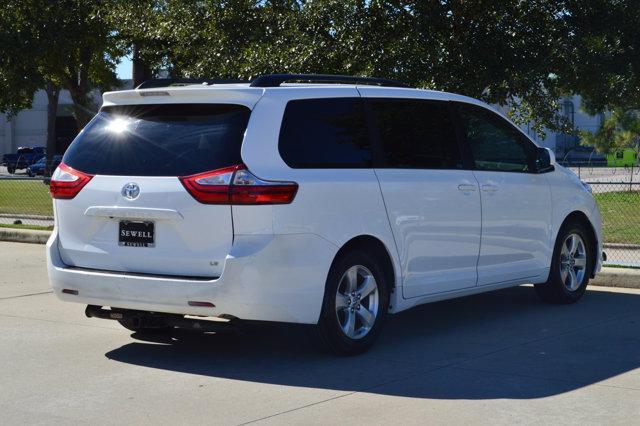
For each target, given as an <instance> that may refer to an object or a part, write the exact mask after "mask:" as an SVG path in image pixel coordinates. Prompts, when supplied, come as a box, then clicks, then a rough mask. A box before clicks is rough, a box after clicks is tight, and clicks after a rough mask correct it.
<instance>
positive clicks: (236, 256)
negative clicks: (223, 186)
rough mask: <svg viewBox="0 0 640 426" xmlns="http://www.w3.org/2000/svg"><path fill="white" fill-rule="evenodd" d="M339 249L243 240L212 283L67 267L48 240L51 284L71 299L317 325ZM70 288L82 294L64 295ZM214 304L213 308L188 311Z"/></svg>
mask: <svg viewBox="0 0 640 426" xmlns="http://www.w3.org/2000/svg"><path fill="white" fill-rule="evenodd" d="M337 250H338V248H337V247H336V246H335V245H333V244H331V243H329V242H328V241H326V240H325V239H323V238H321V237H319V236H317V235H313V234H290V235H237V236H236V237H235V239H234V243H233V247H232V249H231V252H230V253H229V255H228V256H227V259H226V263H225V267H224V271H223V273H222V275H221V276H220V277H219V278H217V279H214V280H196V279H187V278H178V277H176V278H173V277H157V276H148V275H129V274H126V273H120V272H108V271H95V270H86V269H80V268H72V267H69V266H67V265H65V264H64V263H63V262H62V259H61V257H60V252H59V250H58V234H57V232H56V231H54V232H53V233H52V235H51V238H50V239H49V241H48V242H47V268H48V272H49V280H50V283H51V287H52V288H53V290H54V292H55V294H56V296H57V297H58V298H59V299H61V300H65V301H70V302H77V303H83V304H87V305H99V306H110V307H115V308H123V309H135V310H141V311H151V312H166V313H175V314H185V315H203V316H220V315H231V316H234V317H238V318H241V319H246V320H259V321H278V322H294V323H302V324H315V323H316V322H317V320H318V317H319V315H320V309H321V305H322V299H323V297H324V286H325V281H326V277H327V273H328V271H329V267H330V265H331V262H332V261H333V257H334V255H335V253H336V252H337ZM64 289H68V290H75V291H77V295H76V294H68V293H63V290H64ZM189 301H197V302H210V303H212V304H214V305H215V307H214V308H210V307H198V306H189Z"/></svg>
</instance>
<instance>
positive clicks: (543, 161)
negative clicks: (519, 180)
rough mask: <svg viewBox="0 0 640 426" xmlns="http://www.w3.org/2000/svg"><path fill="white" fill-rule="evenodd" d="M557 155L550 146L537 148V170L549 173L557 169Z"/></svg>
mask: <svg viewBox="0 0 640 426" xmlns="http://www.w3.org/2000/svg"><path fill="white" fill-rule="evenodd" d="M555 163H556V156H555V154H554V153H553V151H551V150H550V149H549V148H538V149H537V150H536V172H537V173H548V172H552V171H554V170H555V166H554V165H555Z"/></svg>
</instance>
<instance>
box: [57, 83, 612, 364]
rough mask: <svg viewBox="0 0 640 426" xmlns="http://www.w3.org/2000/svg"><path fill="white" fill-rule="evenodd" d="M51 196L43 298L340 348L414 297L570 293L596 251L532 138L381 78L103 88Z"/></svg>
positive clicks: (568, 192)
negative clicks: (292, 327)
mask: <svg viewBox="0 0 640 426" xmlns="http://www.w3.org/2000/svg"><path fill="white" fill-rule="evenodd" d="M296 82H297V83H296ZM316 83H323V84H316ZM155 86H158V84H155ZM51 193H52V196H53V198H54V203H55V212H56V213H55V216H56V217H55V221H56V227H55V230H54V231H53V235H52V237H51V238H50V240H49V243H48V245H47V254H48V255H47V263H48V271H49V277H50V280H51V284H52V286H53V289H54V291H55V294H56V295H57V296H58V297H59V298H60V299H62V300H65V301H71V302H78V303H84V304H87V305H88V306H87V309H86V313H87V315H88V316H93V317H100V318H106V319H116V320H118V321H119V322H120V323H121V324H123V325H124V326H125V327H126V328H128V329H131V330H135V331H137V332H140V333H143V332H147V331H150V330H154V329H155V330H156V331H158V330H165V329H171V328H173V327H194V328H198V329H201V330H207V329H211V328H215V327H219V324H220V322H212V321H207V320H206V318H207V317H209V318H210V317H219V318H225V319H227V320H230V322H231V323H232V324H233V323H242V320H259V321H276V322H289V323H300V324H309V325H313V326H314V329H315V330H316V331H317V335H318V337H319V338H320V339H321V340H322V341H323V342H324V343H325V344H326V345H327V347H329V348H330V349H332V350H333V351H335V352H336V353H339V354H357V353H361V352H363V351H365V350H367V349H368V348H370V347H371V345H372V344H373V342H374V341H375V340H376V338H377V337H378V335H379V334H380V332H381V329H382V325H383V323H384V321H385V318H386V317H387V315H388V314H394V313H397V312H401V311H404V310H406V309H409V308H411V307H413V306H416V305H420V304H423V303H428V302H433V301H438V300H443V299H450V298H455V297H460V296H466V295H471V294H476V293H481V292H486V291H492V290H496V289H501V288H505V287H511V286H517V285H520V284H523V283H533V284H535V291H536V293H537V294H538V295H539V296H540V297H541V298H542V299H543V300H545V301H548V302H551V303H561V304H566V303H573V302H576V301H577V300H579V299H580V298H581V297H582V296H583V295H584V293H585V289H586V286H587V283H588V282H589V279H590V278H591V277H594V276H595V274H596V272H597V271H599V270H600V265H601V260H602V253H601V248H602V234H601V227H600V214H599V212H598V208H597V206H596V203H595V202H594V198H593V196H592V194H591V192H590V189H589V188H588V186H586V185H585V184H583V183H582V182H581V181H580V180H579V179H578V177H577V176H576V175H575V174H574V173H572V172H571V171H569V170H567V169H565V168H563V167H561V166H559V165H557V164H556V163H555V158H554V156H553V154H552V153H551V152H550V151H549V150H547V149H543V148H539V147H537V146H536V145H535V143H534V142H532V141H531V140H530V139H529V138H528V137H527V136H526V135H525V134H524V133H523V132H522V131H520V130H519V129H518V128H517V127H516V126H514V125H513V124H512V123H511V122H510V121H509V120H507V119H506V118H505V117H503V116H501V115H499V114H498V113H496V112H495V111H494V110H493V109H491V107H489V106H488V105H486V104H484V103H482V102H480V101H478V100H476V99H471V98H468V97H465V96H460V95H456V94H451V93H443V92H436V91H428V90H417V89H412V88H407V87H405V86H403V85H401V84H399V83H397V82H393V81H388V80H381V79H363V78H354V77H336V76H303V75H294V76H291V75H269V76H263V77H259V78H257V79H255V80H254V81H252V82H251V83H250V84H229V85H225V84H221V85H211V86H209V85H202V84H198V85H187V86H182V87H173V86H168V87H162V88H158V87H152V88H148V89H146V88H144V85H143V88H138V89H136V90H130V91H121V92H109V93H105V94H104V97H103V106H102V108H101V110H100V112H99V113H98V115H97V116H96V117H95V118H94V119H93V120H92V121H91V122H90V123H89V124H88V125H87V127H86V128H85V129H84V131H83V132H82V133H81V134H80V135H79V136H78V137H77V138H76V139H75V140H74V141H73V143H72V144H71V146H70V147H69V149H68V150H67V152H66V153H65V155H64V158H63V162H62V163H61V164H60V166H59V167H58V169H57V170H56V171H55V173H54V175H53V176H52V180H51ZM192 316H198V317H200V318H199V319H198V318H194V317H192ZM428 326H429V325H428V324H425V327H428Z"/></svg>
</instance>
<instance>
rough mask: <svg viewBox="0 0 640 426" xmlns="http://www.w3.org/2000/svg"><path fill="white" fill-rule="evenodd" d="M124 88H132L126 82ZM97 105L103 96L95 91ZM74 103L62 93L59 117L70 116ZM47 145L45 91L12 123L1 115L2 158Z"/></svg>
mask: <svg viewBox="0 0 640 426" xmlns="http://www.w3.org/2000/svg"><path fill="white" fill-rule="evenodd" d="M123 86H125V87H128V86H131V81H130V80H125V81H124V82H123ZM93 96H94V99H95V101H96V103H97V105H101V104H102V94H101V93H100V92H99V91H94V93H93ZM72 105H73V101H72V100H71V95H69V92H68V91H66V90H62V91H61V92H60V98H59V100H58V116H67V115H70V114H69V111H71V106H72ZM46 143H47V94H46V93H45V91H44V90H39V91H38V92H36V94H35V96H34V98H33V104H32V106H31V109H28V110H24V111H21V112H19V113H18V114H17V115H16V116H15V117H13V118H12V119H11V120H10V121H7V117H6V115H5V114H0V156H1V155H2V154H8V153H13V152H15V151H16V149H17V148H18V147H20V146H45V145H46Z"/></svg>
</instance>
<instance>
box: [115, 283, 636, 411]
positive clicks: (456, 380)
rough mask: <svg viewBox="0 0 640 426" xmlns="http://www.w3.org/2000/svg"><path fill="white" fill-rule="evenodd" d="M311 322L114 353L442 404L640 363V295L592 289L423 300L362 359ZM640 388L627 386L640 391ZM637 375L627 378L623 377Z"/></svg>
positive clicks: (168, 365) (519, 392)
mask: <svg viewBox="0 0 640 426" xmlns="http://www.w3.org/2000/svg"><path fill="white" fill-rule="evenodd" d="M309 334H310V333H309V328H308V327H300V326H261V327H257V328H255V329H254V330H252V331H250V332H249V333H247V334H232V335H227V334H224V335H223V334H220V335H215V334H205V335H203V334H200V333H192V332H183V331H176V332H174V333H173V334H171V335H169V336H167V335H165V336H155V337H154V336H151V337H149V336H139V335H137V334H133V335H132V337H133V338H134V339H135V341H133V342H131V343H128V344H126V345H124V346H122V347H120V348H117V349H114V350H112V351H110V352H108V353H107V354H106V356H107V357H108V358H109V359H112V360H115V361H119V362H124V363H129V364H135V365H141V366H146V367H150V368H158V369H163V370H170V371H176V372H181V373H189V374H194V375H203V376H210V377H217V378H225V379H234V380H243V381H250V382H259V383H267V384H278V385H286V386H297V387H311V388H324V389H334V390H344V391H366V392H370V393H378V394H387V395H396V396H408V397H413V398H442V399H495V398H511V399H513V398H516V399H520V398H523V399H525V398H526V399H528V398H541V397H547V396H550V395H555V394H559V393H563V392H568V391H571V390H574V389H577V388H580V387H583V386H587V385H590V384H594V383H598V382H601V381H604V380H609V381H611V380H613V381H615V380H618V378H617V376H618V375H620V374H621V373H625V372H628V371H631V370H634V369H636V368H638V367H640V295H635V294H628V293H612V292H603V291H592V290H590V291H588V292H587V294H586V295H585V297H584V298H583V299H582V300H581V301H580V302H579V303H577V304H574V305H568V306H555V305H548V304H544V303H541V302H539V301H538V299H537V297H536V296H535V294H534V292H533V289H532V288H530V287H517V288H512V289H507V290H502V291H498V292H493V293H487V294H482V295H478V296H473V297H467V298H462V299H456V300H450V301H444V302H439V303H433V304H429V305H424V306H421V307H418V308H415V309H413V310H410V311H407V312H404V313H401V314H399V315H396V316H393V317H391V318H390V319H389V321H388V323H387V324H386V326H385V330H384V331H383V333H382V335H381V337H380V339H379V341H378V342H377V344H376V345H375V346H374V348H373V349H372V350H371V351H370V352H368V353H366V354H363V355H360V356H356V357H347V358H341V357H335V356H332V355H329V354H325V353H322V352H319V351H318V350H317V348H316V347H314V345H313V344H312V343H311V340H310V339H309V338H308V335H309ZM636 376H638V375H634V376H633V377H634V378H635V379H634V380H635V381H636V383H632V384H629V383H625V385H626V386H631V387H632V386H635V387H636V388H639V387H640V377H636ZM625 380H628V379H625Z"/></svg>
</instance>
